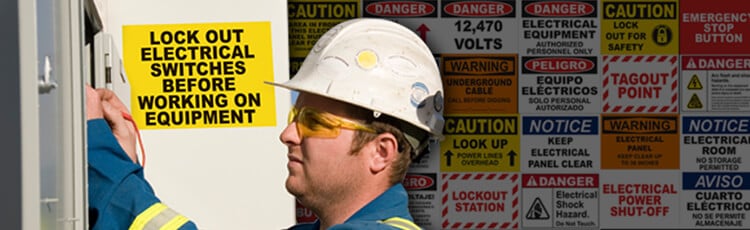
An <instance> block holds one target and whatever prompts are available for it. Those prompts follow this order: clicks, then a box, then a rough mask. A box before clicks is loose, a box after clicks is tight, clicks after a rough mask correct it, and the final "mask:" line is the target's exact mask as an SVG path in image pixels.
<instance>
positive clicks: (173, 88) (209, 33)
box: [122, 22, 276, 129]
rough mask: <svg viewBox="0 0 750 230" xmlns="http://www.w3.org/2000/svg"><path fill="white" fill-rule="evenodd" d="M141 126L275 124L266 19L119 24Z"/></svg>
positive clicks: (134, 116) (149, 127) (268, 24)
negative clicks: (254, 20) (230, 21)
mask: <svg viewBox="0 0 750 230" xmlns="http://www.w3.org/2000/svg"><path fill="white" fill-rule="evenodd" d="M122 31H123V39H122V40H123V59H124V64H125V65H126V66H127V69H126V70H127V75H128V77H129V78H130V81H131V93H132V94H131V100H130V101H131V103H132V105H131V108H133V111H132V112H133V118H134V119H135V121H136V122H137V125H138V127H141V128H142V129H169V128H208V127H241V126H274V125H276V109H275V103H276V102H275V99H274V98H275V96H274V89H273V87H272V86H270V85H268V84H265V83H264V82H266V81H273V79H274V77H273V57H272V52H271V23H270V22H236V23H203V24H173V25H130V26H123V28H122Z"/></svg>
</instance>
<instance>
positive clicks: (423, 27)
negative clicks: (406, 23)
mask: <svg viewBox="0 0 750 230" xmlns="http://www.w3.org/2000/svg"><path fill="white" fill-rule="evenodd" d="M428 31H430V28H427V26H426V25H425V24H424V23H423V24H422V25H419V27H418V28H417V33H418V34H419V38H421V39H422V41H425V42H426V41H427V32H428Z"/></svg>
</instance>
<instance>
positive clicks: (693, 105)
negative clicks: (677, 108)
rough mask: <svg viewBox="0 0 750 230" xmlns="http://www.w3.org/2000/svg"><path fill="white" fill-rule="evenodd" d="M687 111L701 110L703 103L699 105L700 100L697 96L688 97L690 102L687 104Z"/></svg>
mask: <svg viewBox="0 0 750 230" xmlns="http://www.w3.org/2000/svg"><path fill="white" fill-rule="evenodd" d="M687 107H688V109H702V108H703V103H701V99H700V98H698V95H697V94H693V96H692V97H690V101H689V102H688V104H687Z"/></svg>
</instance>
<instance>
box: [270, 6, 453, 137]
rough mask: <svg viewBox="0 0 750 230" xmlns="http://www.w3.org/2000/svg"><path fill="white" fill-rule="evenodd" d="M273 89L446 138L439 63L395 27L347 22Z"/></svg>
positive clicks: (418, 42)
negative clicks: (360, 109) (347, 105)
mask: <svg viewBox="0 0 750 230" xmlns="http://www.w3.org/2000/svg"><path fill="white" fill-rule="evenodd" d="M270 84H273V85H277V86H281V87H284V88H287V89H291V90H296V91H300V92H306V93H312V94H317V95H321V96H324V97H328V98H331V99H335V100H339V101H343V102H347V103H350V104H354V105H357V106H360V107H363V108H366V109H369V110H372V111H373V112H374V113H376V116H377V113H382V114H386V115H388V116H391V117H393V118H396V119H399V120H401V121H404V122H407V123H408V124H411V125H413V126H415V127H416V128H418V129H420V130H423V131H425V132H427V133H430V134H432V136H433V137H436V138H442V131H443V130H442V129H443V124H444V123H445V121H444V119H443V114H442V113H443V84H442V82H441V79H440V71H439V70H438V67H437V62H436V60H435V58H434V57H433V56H432V52H431V51H430V49H429V48H428V47H427V45H425V43H424V42H423V41H422V40H421V39H420V38H419V37H418V36H417V35H416V34H415V33H414V32H413V31H411V30H409V29H407V28H406V27H404V26H402V25H399V24H397V23H395V22H391V21H388V20H385V19H375V18H358V19H351V20H347V21H344V22H342V23H340V24H338V25H336V26H335V27H333V28H331V29H330V30H329V31H328V32H326V33H325V34H323V35H322V36H321V37H320V39H319V40H318V42H317V43H316V44H315V46H314V47H313V49H312V50H311V51H310V53H309V54H308V55H307V58H305V61H304V62H303V64H302V66H301V67H300V69H299V71H298V72H297V74H296V75H295V76H294V77H293V78H292V79H291V80H289V81H287V82H284V83H270ZM424 136H426V135H424ZM420 141H423V140H420ZM414 147H416V146H414Z"/></svg>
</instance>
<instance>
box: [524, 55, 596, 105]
mask: <svg viewBox="0 0 750 230" xmlns="http://www.w3.org/2000/svg"><path fill="white" fill-rule="evenodd" d="M597 62H598V58H597V57H594V56H587V57H531V56H529V57H523V58H522V61H521V66H522V74H521V77H520V78H519V91H520V92H519V96H518V104H519V105H518V107H519V113H526V114H570V113H575V114H581V113H589V114H591V113H594V114H598V113H601V99H602V97H601V82H602V81H601V78H600V77H599V75H598V74H597V70H598V66H597Z"/></svg>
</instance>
